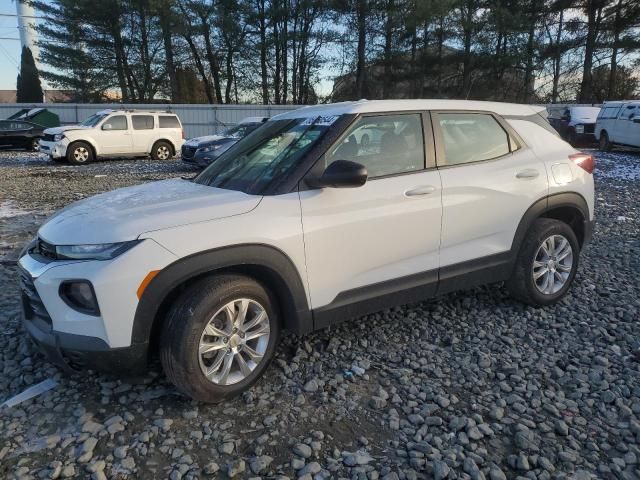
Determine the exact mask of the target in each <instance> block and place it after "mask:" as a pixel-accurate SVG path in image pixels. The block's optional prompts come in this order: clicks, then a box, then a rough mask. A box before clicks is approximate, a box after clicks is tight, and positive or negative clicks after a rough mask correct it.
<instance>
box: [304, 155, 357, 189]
mask: <svg viewBox="0 0 640 480" xmlns="http://www.w3.org/2000/svg"><path fill="white" fill-rule="evenodd" d="M368 176H369V174H368V173H367V169H366V167H365V166H364V165H362V164H360V163H356V162H351V161H349V160H336V161H335V162H332V163H331V164H330V165H329V166H328V167H327V168H326V170H325V171H324V173H323V174H322V176H321V177H320V178H314V179H308V180H307V184H309V185H310V186H312V187H316V188H324V187H329V188H355V187H361V186H362V185H364V184H365V183H366V182H367V177H368Z"/></svg>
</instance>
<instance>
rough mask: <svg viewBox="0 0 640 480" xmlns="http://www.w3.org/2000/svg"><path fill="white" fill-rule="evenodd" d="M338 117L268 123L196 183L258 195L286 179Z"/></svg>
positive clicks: (222, 156)
mask: <svg viewBox="0 0 640 480" xmlns="http://www.w3.org/2000/svg"><path fill="white" fill-rule="evenodd" d="M337 118H338V117H329V118H327V117H316V118H294V119H285V120H272V121H269V122H267V123H265V124H263V126H262V128H260V129H258V130H256V131H255V132H253V133H251V134H250V135H249V136H247V137H245V138H243V139H242V140H240V141H239V142H238V143H236V144H235V145H234V146H233V147H231V148H230V149H229V150H227V151H226V152H225V153H223V154H222V155H221V156H220V157H219V158H218V160H216V161H215V162H214V163H212V164H211V165H210V166H209V167H207V168H206V169H205V170H204V171H203V172H202V173H201V174H200V175H198V177H196V179H195V180H194V181H195V182H196V183H199V184H203V185H209V186H212V187H217V188H224V189H227V190H239V191H242V192H245V193H259V192H261V191H262V190H263V189H264V188H266V187H267V186H268V185H269V184H271V182H273V181H276V180H281V179H282V178H284V177H286V176H287V175H288V174H289V173H290V172H291V171H292V170H293V168H294V167H295V166H296V165H297V164H298V163H299V162H300V161H302V160H303V159H304V156H305V154H306V153H307V152H309V150H311V148H313V146H315V145H316V144H317V143H318V142H319V141H320V139H321V138H322V137H323V136H324V135H325V133H326V132H327V130H328V129H329V128H330V125H331V124H332V123H334V122H335V120H337Z"/></svg>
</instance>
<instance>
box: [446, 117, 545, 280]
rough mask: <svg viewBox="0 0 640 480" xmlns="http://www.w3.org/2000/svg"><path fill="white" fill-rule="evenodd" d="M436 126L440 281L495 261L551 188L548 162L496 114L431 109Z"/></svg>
mask: <svg viewBox="0 0 640 480" xmlns="http://www.w3.org/2000/svg"><path fill="white" fill-rule="evenodd" d="M433 125H434V134H435V138H436V150H437V156H436V159H437V164H438V169H439V171H440V176H441V178H442V207H443V210H442V245H441V249H440V265H441V269H442V270H441V279H442V280H446V279H447V277H449V276H452V275H454V274H460V273H466V272H471V271H473V270H478V271H481V270H483V269H484V268H485V267H486V266H490V265H495V264H496V262H498V261H499V260H500V259H501V256H500V254H504V253H505V252H508V251H509V250H510V249H511V244H512V242H513V238H514V235H515V232H516V228H517V227H518V224H519V222H520V220H521V219H522V217H523V215H524V213H525V212H526V211H527V209H528V208H529V207H530V206H531V205H532V204H533V203H534V202H535V201H536V200H538V199H539V198H541V197H543V196H545V195H546V194H547V192H548V186H547V175H546V170H545V166H544V165H543V164H542V163H541V161H540V160H538V158H537V157H536V156H535V155H534V153H533V151H531V150H530V149H529V148H527V146H526V145H525V144H524V142H523V141H522V139H520V138H519V137H518V136H517V134H516V133H515V132H514V131H513V130H512V129H511V128H510V127H509V126H508V125H507V124H506V122H504V120H503V119H501V118H500V117H498V116H497V115H494V114H492V113H489V112H462V111H446V112H444V111H441V112H433ZM472 261H474V262H472ZM470 262H472V263H470Z"/></svg>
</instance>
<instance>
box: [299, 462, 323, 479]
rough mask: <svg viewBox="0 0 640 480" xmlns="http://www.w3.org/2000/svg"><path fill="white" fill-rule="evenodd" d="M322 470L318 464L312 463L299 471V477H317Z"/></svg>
mask: <svg viewBox="0 0 640 480" xmlns="http://www.w3.org/2000/svg"><path fill="white" fill-rule="evenodd" d="M320 470H322V467H321V466H320V464H319V463H318V462H311V463H308V464H306V465H305V466H304V467H302V468H301V469H300V470H299V471H298V476H299V477H303V476H304V475H315V474H316V473H319V472H320Z"/></svg>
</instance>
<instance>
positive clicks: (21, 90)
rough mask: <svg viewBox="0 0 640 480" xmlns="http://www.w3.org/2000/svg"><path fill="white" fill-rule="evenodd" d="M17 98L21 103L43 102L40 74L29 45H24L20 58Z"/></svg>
mask: <svg viewBox="0 0 640 480" xmlns="http://www.w3.org/2000/svg"><path fill="white" fill-rule="evenodd" d="M17 91H18V92H17V97H18V98H17V100H18V102H19V103H42V102H43V93H42V85H41V84H40V74H39V73H38V67H36V62H35V60H34V59H33V53H31V49H30V48H28V47H22V57H21V58H20V73H18V82H17Z"/></svg>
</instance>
